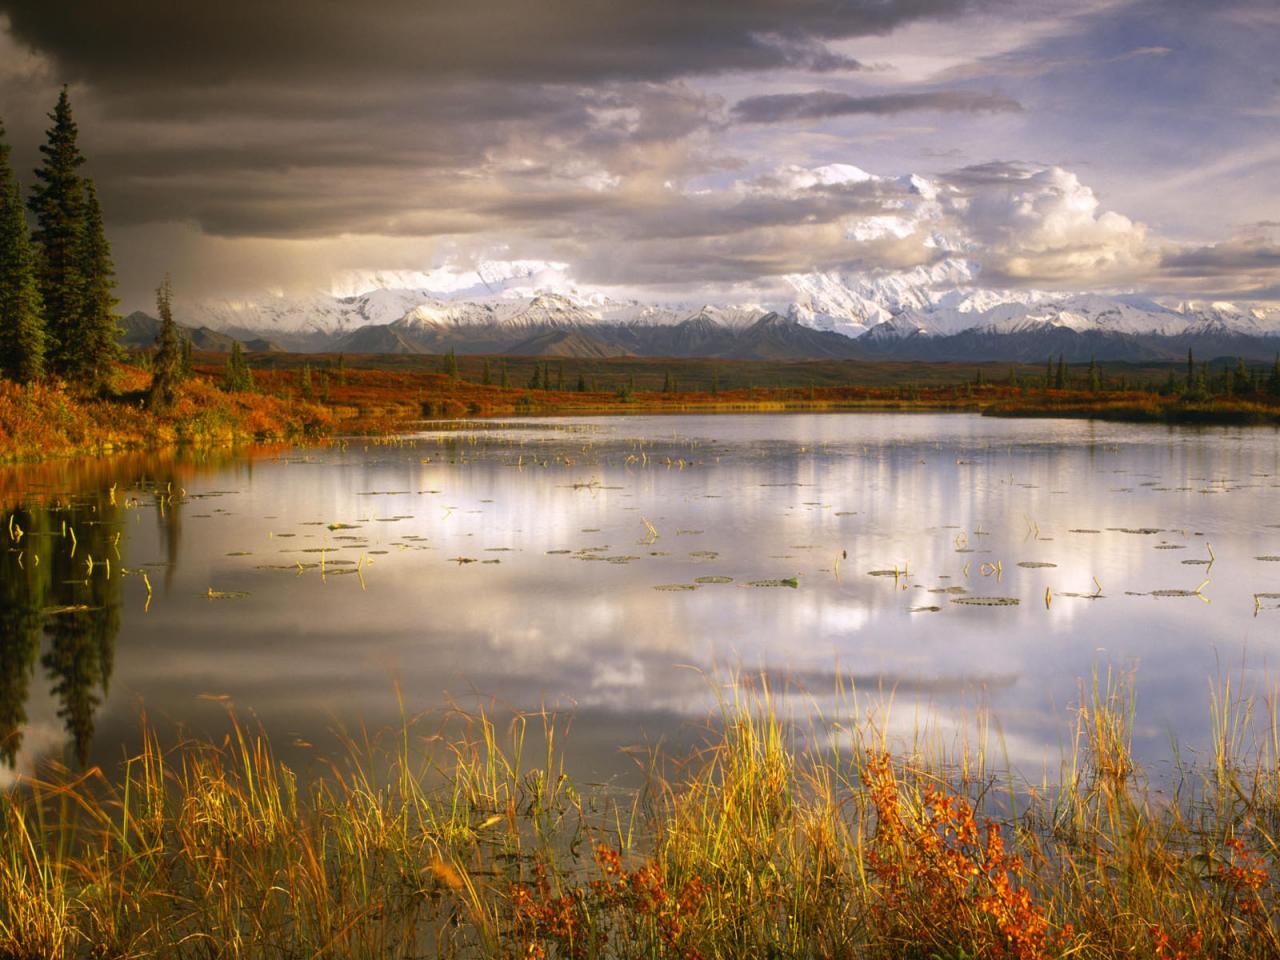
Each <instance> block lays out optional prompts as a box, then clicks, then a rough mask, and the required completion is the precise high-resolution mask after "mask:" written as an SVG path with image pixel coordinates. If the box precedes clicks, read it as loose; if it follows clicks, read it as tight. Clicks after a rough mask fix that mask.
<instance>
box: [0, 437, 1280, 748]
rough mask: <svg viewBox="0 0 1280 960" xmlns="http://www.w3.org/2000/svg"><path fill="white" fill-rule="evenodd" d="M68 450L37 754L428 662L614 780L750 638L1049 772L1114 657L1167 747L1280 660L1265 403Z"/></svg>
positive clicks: (31, 716) (37, 494)
mask: <svg viewBox="0 0 1280 960" xmlns="http://www.w3.org/2000/svg"><path fill="white" fill-rule="evenodd" d="M68 469H75V470H79V471H81V475H80V476H61V477H60V476H52V477H41V478H37V479H36V480H33V481H30V482H29V483H27V484H26V485H25V487H24V485H23V484H21V483H19V482H16V481H13V480H6V479H5V478H4V477H2V476H0V495H4V496H7V497H8V498H9V499H8V501H7V502H9V503H10V509H15V510H16V512H15V513H14V516H15V517H16V518H17V519H16V523H17V524H18V525H20V526H21V528H22V529H23V530H24V531H28V535H27V536H25V537H24V538H23V540H22V541H20V542H18V543H13V542H9V544H8V552H7V553H5V554H4V557H3V563H4V570H3V574H4V575H3V581H2V586H0V590H2V591H3V593H0V599H2V600H3V610H2V611H0V617H3V624H2V625H3V637H4V641H3V647H2V648H0V671H2V676H0V683H2V684H3V694H4V695H3V697H2V698H0V711H3V713H2V714H0V722H3V723H4V725H5V726H4V728H3V729H4V731H6V736H5V745H6V746H5V749H6V754H5V755H6V757H7V759H8V760H9V761H10V762H11V763H12V762H13V761H14V758H15V756H16V757H17V758H18V765H19V766H20V767H21V766H22V763H23V761H22V757H21V755H20V753H19V749H18V744H19V743H20V742H21V743H23V744H24V746H23V749H24V750H25V751H26V753H27V755H28V756H29V757H31V756H34V755H35V754H38V753H41V752H46V753H56V752H57V749H59V748H61V747H62V746H63V744H64V743H65V744H66V747H67V753H68V754H69V755H71V756H73V757H75V758H78V759H79V760H80V761H82V762H84V761H87V762H91V763H92V762H104V761H107V760H113V759H117V758H118V757H119V756H120V752H121V749H122V746H123V747H127V745H128V744H129V743H130V742H131V738H132V737H134V736H136V715H137V711H138V708H139V704H141V705H144V706H145V708H146V710H147V711H148V714H149V715H150V716H152V717H153V718H157V719H158V720H159V721H160V722H162V723H166V724H172V725H176V726H181V727H183V728H184V729H187V730H190V731H192V732H196V733H211V732H212V733H217V732H220V730H221V729H223V727H222V725H221V724H222V723H223V718H222V714H221V708H220V707H219V706H217V705H216V704H214V703H212V702H211V701H210V700H209V699H208V698H209V697H210V696H228V697H230V698H231V699H232V700H233V701H234V702H235V703H236V704H237V705H238V706H239V707H240V708H241V709H242V710H243V711H245V712H252V714H253V716H254V717H255V718H256V719H257V721H258V722H260V723H261V724H262V725H263V726H264V727H266V728H267V730H268V731H269V732H271V733H272V734H273V736H274V737H275V738H276V740H277V743H279V744H292V743H294V742H295V741H296V742H299V743H302V742H305V743H318V742H320V741H321V740H322V739H323V736H324V732H325V731H326V730H329V729H331V728H333V727H335V726H339V725H348V726H350V725H351V724H354V723H357V722H363V723H366V724H367V725H369V726H370V727H373V728H376V727H378V726H381V725H382V724H387V723H390V724H395V723H396V722H397V720H398V710H399V708H398V706H397V703H396V699H395V697H394V695H393V685H394V684H395V683H396V682H399V684H400V685H401V686H402V688H403V690H404V692H405V697H406V701H407V708H408V710H409V711H410V712H411V713H414V712H417V711H430V710H441V709H446V708H448V707H449V706H450V705H452V704H461V705H463V706H466V707H473V706H475V705H477V704H484V705H486V706H488V707H489V708H490V709H492V710H494V711H496V712H503V711H515V710H528V709H537V708H539V707H541V706H543V705H544V704H545V705H548V706H550V707H553V708H563V709H567V710H571V711H573V712H574V713H575V715H576V716H577V717H578V718H579V721H578V723H577V724H576V726H575V730H574V735H573V739H572V743H573V746H574V749H575V750H576V751H577V756H578V758H579V759H580V760H581V762H582V764H583V766H584V768H585V769H587V770H588V771H590V772H593V773H598V772H600V771H604V770H608V769H609V768H610V765H611V764H612V765H613V767H615V768H616V766H617V765H618V763H619V761H618V759H617V753H618V748H619V747H620V746H625V745H629V744H632V743H635V742H637V741H644V740H648V741H652V740H656V739H659V738H666V737H670V736H672V735H673V733H675V732H677V731H679V730H680V729H681V728H682V726H683V725H685V724H687V723H688V722H689V721H690V720H694V721H696V720H698V719H700V718H702V717H703V716H704V715H705V711H706V710H707V709H708V707H709V706H710V705H713V703H714V699H715V692H716V691H715V690H714V688H713V686H712V684H711V682H710V681H709V680H708V676H709V675H711V674H713V673H714V672H715V671H716V670H719V669H733V668H736V667H742V668H744V669H746V670H750V671H759V672H765V673H768V674H769V675H770V676H771V677H773V678H775V682H776V684H778V685H782V684H787V685H789V686H790V689H791V690H793V691H804V696H803V697H802V696H796V697H794V698H793V703H792V705H794V706H795V709H796V710H797V711H799V710H809V709H811V708H813V707H815V706H816V708H818V709H823V710H828V711H829V715H834V708H833V702H834V698H833V691H834V690H836V689H837V687H839V686H840V685H841V684H842V683H843V684H844V686H845V687H846V688H847V687H848V686H849V685H850V683H853V684H855V685H856V687H857V688H858V689H859V690H860V691H862V692H863V694H864V695H866V696H869V697H871V698H874V697H875V696H877V695H878V693H877V692H878V691H884V693H885V695H886V697H887V696H889V695H892V696H893V698H894V699H895V703H896V709H897V717H898V718H899V719H900V721H901V722H902V723H903V724H904V725H906V726H907V727H910V725H911V724H913V723H915V722H916V719H915V718H916V716H917V715H918V714H917V713H916V711H920V712H921V713H923V712H929V713H930V714H931V715H932V716H934V717H935V718H937V719H938V720H939V723H940V724H943V725H947V724H950V725H951V727H952V729H955V730H960V729H961V728H962V726H963V725H964V724H965V722H966V718H971V717H972V716H973V711H974V709H975V708H976V707H978V706H982V705H986V706H989V707H990V708H991V709H992V710H993V711H994V713H995V715H996V716H997V717H998V718H999V720H1000V721H1001V722H1002V724H1003V731H1004V743H1003V749H1005V750H1007V752H1008V753H1009V755H1010V756H1011V758H1012V759H1014V760H1015V761H1017V762H1019V763H1025V764H1027V765H1030V766H1032V767H1033V769H1034V766H1035V765H1038V764H1040V763H1041V762H1043V760H1044V758H1045V756H1046V752H1047V753H1048V754H1049V755H1050V756H1052V754H1053V753H1054V752H1055V751H1056V750H1057V748H1058V745H1059V743H1060V742H1061V739H1062V736H1063V735H1064V731H1065V729H1066V726H1067V722H1066V720H1065V719H1064V718H1065V717H1066V712H1065V711H1066V708H1067V707H1069V705H1070V704H1071V702H1072V701H1073V700H1074V699H1075V697H1076V696H1077V684H1078V682H1079V680H1080V678H1088V676H1089V674H1090V672H1091V671H1092V670H1093V669H1094V667H1095V666H1098V665H1102V666H1103V667H1104V668H1105V667H1106V666H1108V665H1115V666H1118V667H1120V668H1125V667H1128V666H1129V665H1132V664H1137V665H1138V682H1139V703H1140V704H1141V709H1140V712H1139V720H1140V721H1141V723H1142V726H1141V728H1140V729H1139V731H1138V734H1137V746H1138V748H1139V749H1140V750H1141V749H1142V748H1143V747H1144V745H1145V746H1148V747H1150V746H1153V745H1154V748H1155V750H1156V751H1157V752H1161V753H1163V752H1165V751H1166V743H1167V735H1168V734H1169V733H1170V732H1172V733H1173V734H1175V735H1176V736H1178V737H1179V738H1181V739H1183V740H1184V741H1188V742H1194V741H1195V740H1196V739H1197V738H1202V736H1203V733H1204V730H1205V717H1206V716H1207V702H1208V681H1209V680H1211V679H1212V678H1213V677H1214V676H1215V675H1216V672H1217V671H1219V670H1220V669H1223V667H1222V664H1223V663H1231V664H1244V667H1242V670H1244V671H1245V672H1247V673H1248V674H1249V678H1250V679H1258V680H1265V678H1266V669H1267V667H1268V665H1269V663H1270V660H1271V659H1272V658H1273V656H1274V654H1275V652H1276V643H1277V631H1276V629H1275V628H1276V623H1277V622H1280V621H1277V619H1276V618H1277V617H1280V611H1278V610H1275V609H1273V608H1274V607H1275V606H1276V603H1275V601H1274V599H1272V600H1266V601H1264V602H1263V605H1262V607H1261V608H1260V609H1259V608H1257V607H1256V606H1255V602H1254V599H1253V598H1254V594H1265V593H1274V592H1280V583H1278V582H1277V576H1278V575H1280V562H1274V561H1270V560H1265V559H1259V558H1264V557H1267V556H1273V555H1280V528H1276V527H1273V526H1271V524H1272V523H1275V522H1277V521H1276V519H1275V518H1273V517H1271V516H1270V515H1269V514H1268V511H1267V507H1268V505H1269V504H1270V503H1271V502H1272V500H1273V499H1274V496H1275V491H1276V490H1277V489H1280V442H1278V441H1277V434H1276V433H1275V432H1274V431H1271V430H1199V431H1197V430H1168V429H1164V428H1152V427H1132V426H1124V425H1101V424H1090V423H1085V422H1068V421H1037V422H1008V421H995V420H989V419H983V418H978V417H970V416H919V415H914V416H913V415H902V416H897V415H886V414H875V415H861V416H859V415H850V416H786V417H769V416H744V417H711V418H708V417H685V418H647V417H646V418H626V419H623V418H602V419H599V420H583V421H556V422H550V421H544V422H539V421H526V422H522V423H520V424H518V425H513V426H511V427H509V428H501V427H495V426H494V425H489V426H488V427H487V428H486V429H483V430H474V431H467V430H463V431H458V430H450V431H440V432H437V431H432V432H427V433H424V434H422V435H421V436H418V437H416V438H414V442H413V443H412V444H406V445H401V446H386V445H378V444H373V443H368V442H364V441H359V440H353V441H351V442H349V443H347V444H339V445H335V446H333V447H329V448H316V449H309V450H268V451H255V452H254V453H253V454H252V455H250V454H246V453H241V454H224V455H220V456H219V457H216V458H213V459H206V460H203V461H190V460H174V459H172V458H170V459H168V460H165V459H147V458H141V459H136V460H132V461H127V462H124V463H123V464H122V463H121V462H113V463H112V464H109V465H105V466H103V465H98V466H93V465H84V464H81V465H76V466H74V467H68ZM113 487H114V496H113V495H112V488H113ZM5 491H8V492H7V493H5ZM73 491H74V492H76V495H74V496H72V495H71V493H72V492H73ZM64 523H66V524H67V525H68V527H69V529H70V530H73V531H74V533H75V537H76V542H77V544H78V546H77V550H76V554H75V556H74V557H73V556H72V555H71V553H70V543H71V537H70V534H69V533H64V532H63V524H64ZM655 534H656V536H655ZM4 535H5V534H4V532H3V529H0V536H4ZM117 535H118V540H117V539H116V537H117ZM1209 544H1212V549H1213V551H1214V555H1215V556H1216V560H1215V561H1214V563H1213V565H1212V567H1210V566H1209V558H1210V554H1209V546H1208V545H1209ZM116 550H118V551H119V553H118V555H117V553H116V552H115V551H116ZM36 554H39V562H38V563H37V562H36V561H35V555H36ZM87 555H92V556H93V558H94V560H95V565H94V569H93V573H92V575H88V574H87V572H86V569H85V566H86V564H85V559H86V557H87ZM107 557H110V559H111V569H110V573H109V574H108V573H107V571H106V570H105V569H104V568H103V567H102V565H101V564H100V563H99V560H100V559H102V558H107ZM20 559H21V563H20V562H19V560H20ZM1020 564H1025V565H1020ZM895 567H897V568H898V569H899V571H900V572H901V575H900V576H897V577H895V576H893V575H892V574H891V575H889V576H870V575H869V572H870V571H873V570H886V569H887V570H890V571H892V570H893V569H894V568H895ZM144 574H145V579H144ZM1206 579H1207V580H1210V581H1211V582H1210V584H1209V586H1207V587H1205V588H1204V593H1203V595H1197V594H1195V593H1194V589H1193V588H1195V587H1196V586H1197V585H1198V584H1200V583H1201V582H1202V581H1204V580H1206ZM756 582H760V583H764V584H768V585H762V586H751V585H750V584H752V583H756ZM791 584H794V586H793V585H791ZM1097 584H1100V585H1101V590H1100V591H1099V588H1098V586H1097ZM669 587H681V588H682V589H679V590H675V589H655V588H669ZM683 588H694V589H683ZM1169 588H1173V589H1181V590H1184V591H1187V592H1188V594H1189V595H1188V596H1185V597H1178V598H1160V597H1156V596H1152V595H1151V594H1152V592H1153V591H1158V590H1161V589H1169ZM1047 590H1048V591H1050V593H1051V595H1052V597H1053V600H1052V603H1051V604H1050V603H1046V591H1047ZM959 591H964V593H960V592H959ZM1098 592H1100V593H1101V597H1100V598H1096V599H1090V598H1089V597H1090V595H1093V594H1095V593H1098ZM1072 594H1077V596H1072ZM962 596H999V597H1007V598H1010V599H1016V600H1018V601H1019V604H1018V605H1017V606H1007V607H973V606H969V607H965V606H960V605H956V604H954V603H953V602H952V601H953V600H954V599H956V598H958V597H962ZM58 607H63V608H67V607H75V608H77V609H74V610H69V611H67V612H64V613H59V614H52V613H49V612H48V611H49V609H50V608H58ZM935 608H936V609H935ZM1255 614H1256V615H1255ZM1242 652H1243V653H1242ZM95 727H96V728H97V732H96V734H95V732H94V731H95ZM50 730H52V731H54V732H57V731H62V733H60V734H59V736H58V737H57V738H51V735H50ZM23 737H25V738H26V739H25V741H24V740H22V739H21V738H23ZM33 738H35V740H39V743H36V742H35V740H33ZM297 749H298V750H299V751H303V750H305V749H306V748H304V747H301V746H299V747H297Z"/></svg>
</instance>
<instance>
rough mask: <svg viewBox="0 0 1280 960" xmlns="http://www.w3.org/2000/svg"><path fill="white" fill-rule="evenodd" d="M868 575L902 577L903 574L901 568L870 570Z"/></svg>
mask: <svg viewBox="0 0 1280 960" xmlns="http://www.w3.org/2000/svg"><path fill="white" fill-rule="evenodd" d="M867 576H869V577H900V576H902V571H901V570H868V571H867Z"/></svg>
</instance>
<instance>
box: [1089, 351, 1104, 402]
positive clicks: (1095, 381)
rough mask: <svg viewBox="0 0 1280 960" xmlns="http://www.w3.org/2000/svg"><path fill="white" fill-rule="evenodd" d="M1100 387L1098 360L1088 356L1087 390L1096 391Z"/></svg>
mask: <svg viewBox="0 0 1280 960" xmlns="http://www.w3.org/2000/svg"><path fill="white" fill-rule="evenodd" d="M1101 389H1102V374H1101V373H1100V372H1099V371H1098V361H1097V360H1095V359H1094V358H1093V357H1090V358H1089V392H1090V393H1097V392H1098V391H1099V390H1101Z"/></svg>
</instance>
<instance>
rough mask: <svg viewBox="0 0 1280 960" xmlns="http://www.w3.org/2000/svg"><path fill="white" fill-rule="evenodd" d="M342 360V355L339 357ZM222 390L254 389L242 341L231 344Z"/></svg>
mask: <svg viewBox="0 0 1280 960" xmlns="http://www.w3.org/2000/svg"><path fill="white" fill-rule="evenodd" d="M338 359H339V360H341V359H342V358H341V355H339V358H338ZM222 389H223V390H226V391H228V392H233V391H239V390H252V389H253V371H252V370H250V369H249V364H248V362H247V361H246V360H245V358H244V353H243V352H242V351H241V349H240V341H239V340H237V341H235V342H234V343H233V344H231V356H229V357H227V369H226V372H225V373H223V375H222Z"/></svg>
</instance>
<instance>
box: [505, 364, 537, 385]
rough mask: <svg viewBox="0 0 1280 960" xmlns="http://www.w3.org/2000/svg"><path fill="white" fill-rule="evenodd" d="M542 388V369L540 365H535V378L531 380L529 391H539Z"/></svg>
mask: <svg viewBox="0 0 1280 960" xmlns="http://www.w3.org/2000/svg"><path fill="white" fill-rule="evenodd" d="M502 372H503V375H504V376H505V375H506V368H505V367H504V368H503V371H502ZM541 387H542V367H541V366H539V365H538V364H536V363H535V364H534V365H533V376H532V377H530V378H529V389H530V390H538V389H540V388H541Z"/></svg>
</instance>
